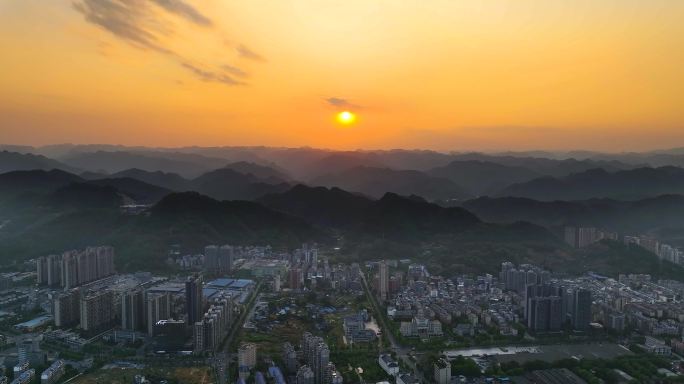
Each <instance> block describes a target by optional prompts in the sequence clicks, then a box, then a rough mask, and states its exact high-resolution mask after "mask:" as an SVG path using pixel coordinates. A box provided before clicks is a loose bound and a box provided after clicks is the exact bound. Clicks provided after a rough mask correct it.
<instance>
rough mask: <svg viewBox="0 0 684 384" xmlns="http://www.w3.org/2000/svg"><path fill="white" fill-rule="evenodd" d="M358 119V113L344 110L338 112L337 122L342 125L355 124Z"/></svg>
mask: <svg viewBox="0 0 684 384" xmlns="http://www.w3.org/2000/svg"><path fill="white" fill-rule="evenodd" d="M355 121H356V115H355V114H354V113H352V112H349V111H342V112H340V113H338V114H337V122H338V123H340V124H342V125H349V124H353V123H354V122H355Z"/></svg>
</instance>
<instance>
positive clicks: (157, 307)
mask: <svg viewBox="0 0 684 384" xmlns="http://www.w3.org/2000/svg"><path fill="white" fill-rule="evenodd" d="M145 315H146V316H145V322H146V323H147V334H148V335H150V336H153V335H154V326H155V324H157V322H159V320H168V319H169V318H170V317H171V298H170V297H169V294H168V293H148V294H147V299H146V301H145Z"/></svg>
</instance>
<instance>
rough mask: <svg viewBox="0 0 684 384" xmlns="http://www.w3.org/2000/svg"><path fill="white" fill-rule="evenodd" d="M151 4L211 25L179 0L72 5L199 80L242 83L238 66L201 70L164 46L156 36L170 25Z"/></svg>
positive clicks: (87, 0)
mask: <svg viewBox="0 0 684 384" xmlns="http://www.w3.org/2000/svg"><path fill="white" fill-rule="evenodd" d="M152 3H154V4H157V5H158V6H159V7H160V8H161V9H163V10H164V11H165V12H166V13H167V14H172V15H177V16H179V17H182V18H183V19H185V20H187V21H189V22H191V23H193V24H196V25H199V26H205V27H208V26H211V25H212V21H211V20H210V19H209V18H207V17H206V16H204V15H202V14H201V13H200V12H199V11H198V10H197V9H195V8H194V7H192V6H191V5H189V4H187V3H185V2H184V1H182V0H75V1H73V2H72V5H73V7H74V9H76V11H78V12H79V13H81V14H82V15H83V17H84V18H85V20H86V21H87V22H89V23H91V24H93V25H96V26H97V27H99V28H101V29H103V30H105V31H107V32H109V33H111V34H112V35H114V36H115V37H117V38H119V39H121V40H123V41H126V42H127V43H129V44H131V45H133V46H135V47H137V48H140V49H144V50H152V51H155V52H158V53H161V54H164V55H166V56H168V57H170V58H172V59H173V60H174V61H175V62H177V63H178V64H179V65H180V66H181V67H182V68H184V69H185V70H187V71H189V72H190V73H191V74H193V75H194V76H195V77H197V78H198V79H200V80H202V81H208V82H216V83H221V84H225V85H231V86H235V85H246V83H245V82H243V81H239V80H236V79H235V77H240V78H246V77H247V73H246V72H245V71H244V70H242V69H240V68H238V67H235V66H232V65H223V66H221V67H220V68H219V69H217V70H209V69H205V68H203V67H201V66H198V65H195V64H191V63H192V61H193V60H191V59H190V58H188V57H185V56H183V55H181V54H179V53H177V52H175V51H173V50H172V49H170V48H167V47H164V46H163V45H162V43H161V42H160V41H159V38H158V36H166V35H170V34H171V33H172V30H171V29H170V25H171V24H170V23H169V22H168V21H167V20H165V15H164V12H160V11H161V10H160V9H154V8H153V7H150V4H152ZM250 52H251V51H250ZM252 54H254V53H252ZM254 55H256V54H254Z"/></svg>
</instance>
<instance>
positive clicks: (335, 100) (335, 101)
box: [325, 97, 363, 109]
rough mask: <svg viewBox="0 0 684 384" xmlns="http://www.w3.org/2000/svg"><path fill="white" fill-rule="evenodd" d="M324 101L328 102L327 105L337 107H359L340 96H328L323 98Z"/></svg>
mask: <svg viewBox="0 0 684 384" xmlns="http://www.w3.org/2000/svg"><path fill="white" fill-rule="evenodd" d="M325 102H326V103H328V104H329V105H332V106H333V107H337V108H350V109H361V108H363V107H361V106H360V105H357V104H354V103H352V102H350V101H349V100H347V99H343V98H340V97H328V98H327V99H325Z"/></svg>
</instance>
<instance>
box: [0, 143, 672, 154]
mask: <svg viewBox="0 0 684 384" xmlns="http://www.w3.org/2000/svg"><path fill="white" fill-rule="evenodd" d="M69 146H73V147H96V148H97V147H103V148H105V150H106V148H107V147H111V148H112V149H116V148H121V149H123V150H125V149H136V148H140V149H148V150H174V149H179V150H182V149H192V148H197V149H210V148H235V149H241V148H245V149H249V148H269V149H290V150H304V149H310V150H317V151H330V152H380V151H385V152H391V151H408V152H411V151H415V152H420V151H428V152H436V153H443V154H467V153H483V154H494V155H495V154H506V153H511V154H528V153H540V154H543V153H547V154H552V155H570V154H573V153H583V152H586V153H596V154H606V155H620V154H630V153H644V154H648V153H659V152H668V151H680V150H682V151H684V147H680V146H669V147H667V146H664V147H654V148H650V149H644V150H635V151H629V150H624V151H604V150H600V149H596V150H594V149H586V148H570V149H555V148H536V147H530V148H522V149H506V148H501V149H487V148H472V149H467V148H465V149H453V150H450V149H434V148H420V147H405V148H400V147H387V148H349V149H346V148H340V149H338V148H326V147H316V146H309V145H300V146H296V145H293V146H287V145H233V144H225V145H196V144H187V145H178V146H162V145H153V144H151V145H141V144H121V143H98V142H92V143H72V142H55V143H47V144H38V145H36V144H17V143H0V151H2V150H6V151H10V152H12V151H13V149H20V148H21V147H30V148H34V149H41V148H51V147H52V148H54V147H69ZM97 150H102V149H97Z"/></svg>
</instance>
